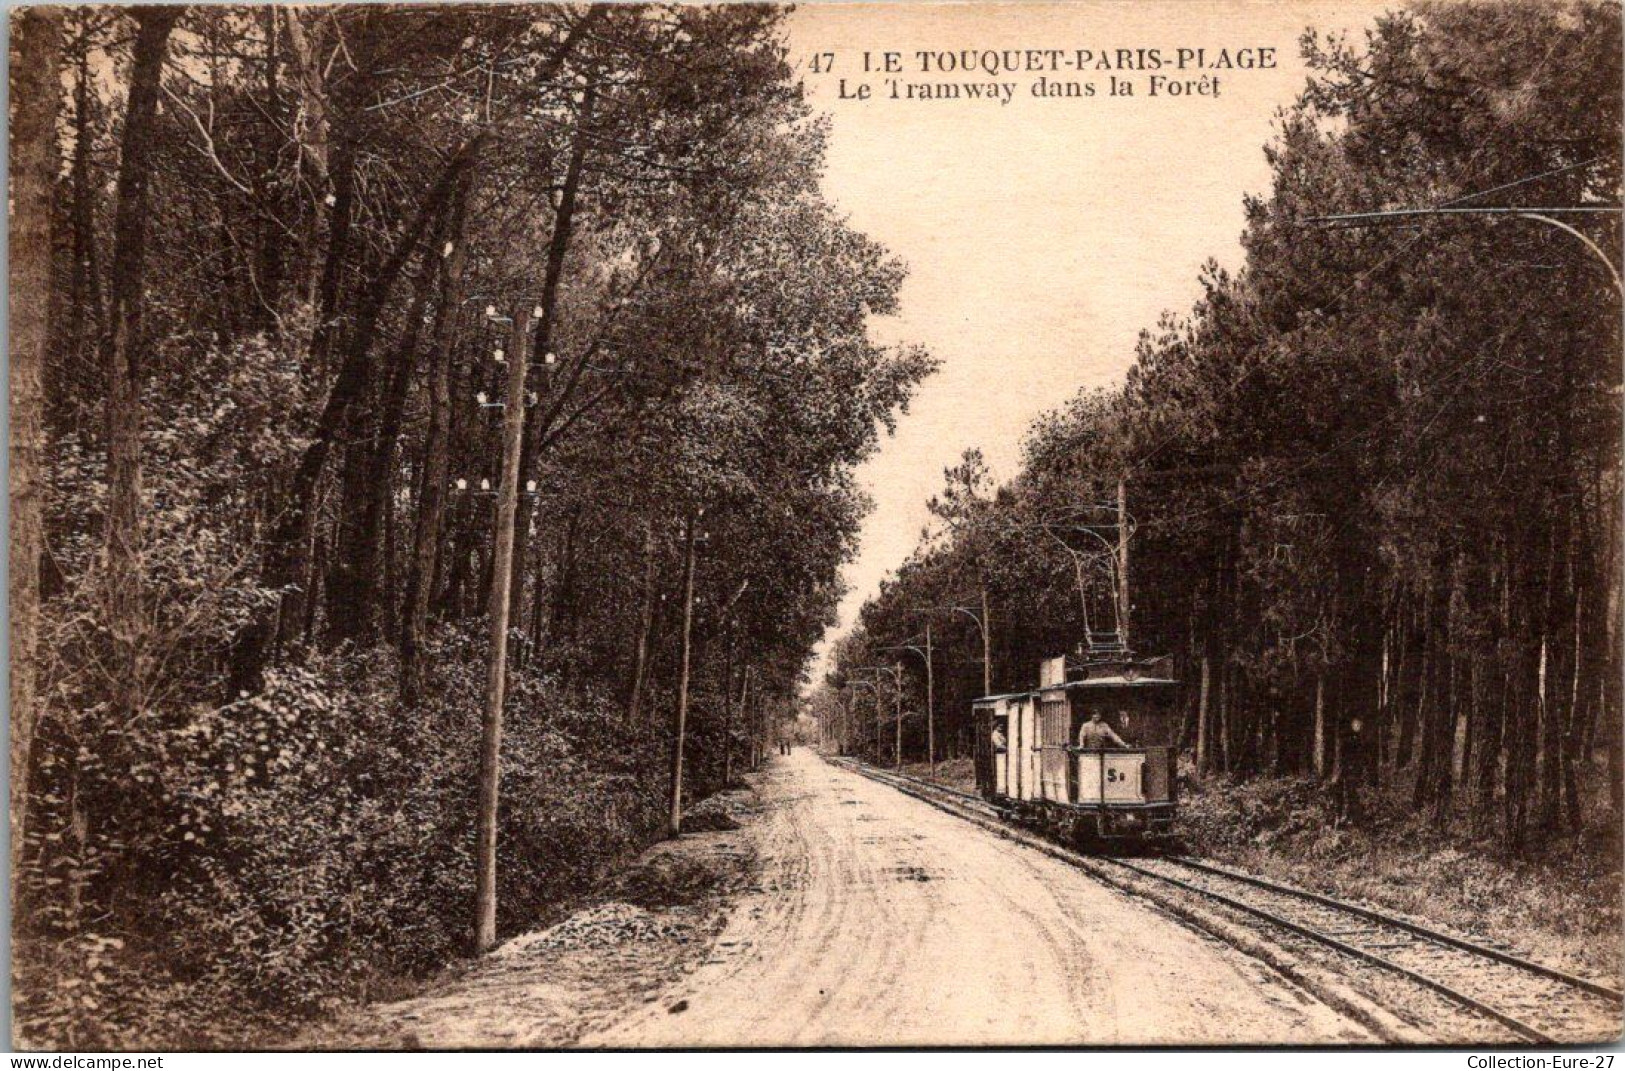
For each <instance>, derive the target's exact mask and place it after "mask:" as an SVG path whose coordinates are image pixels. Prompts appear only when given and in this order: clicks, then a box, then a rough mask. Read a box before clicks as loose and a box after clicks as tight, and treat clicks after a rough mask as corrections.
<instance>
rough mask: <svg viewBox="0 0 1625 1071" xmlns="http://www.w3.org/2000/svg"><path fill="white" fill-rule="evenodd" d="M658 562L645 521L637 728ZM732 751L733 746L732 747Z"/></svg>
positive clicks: (632, 698)
mask: <svg viewBox="0 0 1625 1071" xmlns="http://www.w3.org/2000/svg"><path fill="white" fill-rule="evenodd" d="M658 565H659V561H658V559H657V556H656V554H655V530H654V524H653V523H652V522H650V521H647V520H645V521H644V522H643V589H642V592H641V593H640V598H641V601H642V607H641V609H640V610H639V613H638V645H637V650H636V652H634V654H633V659H632V692H631V694H630V695H629V696H628V697H627V700H626V720H627V722H628V724H630V725H634V726H635V725H637V723H638V714H639V712H640V711H641V709H642V706H643V678H644V674H645V673H647V672H648V668H649V641H650V639H651V637H652V634H653V632H654V623H655V574H656V568H657V566H658ZM729 747H730V751H731V748H732V745H731V744H730V745H729Z"/></svg>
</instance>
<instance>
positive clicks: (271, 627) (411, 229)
mask: <svg viewBox="0 0 1625 1071" xmlns="http://www.w3.org/2000/svg"><path fill="white" fill-rule="evenodd" d="M484 141H485V135H483V134H482V135H479V136H477V137H475V138H473V139H471V140H469V141H468V142H466V143H465V144H464V145H463V146H462V148H460V149H459V150H457V151H456V152H455V153H453V154H452V156H451V158H450V159H449V160H448V161H447V163H446V165H445V167H444V168H443V169H442V170H441V173H440V175H439V177H438V178H437V180H436V181H435V183H434V184H433V185H432V186H431V187H430V189H429V191H428V193H427V194H426V195H425V196H424V200H423V202H422V204H421V205H420V206H419V208H418V211H417V215H416V217H415V218H414V219H413V221H412V222H411V223H410V224H408V226H407V227H406V229H405V231H404V232H403V233H402V234H401V235H400V237H399V238H398V239H397V240H396V243H395V246H394V249H393V250H392V251H391V254H390V256H389V259H388V260H387V261H386V262H385V263H384V265H383V266H382V267H381V268H380V269H379V271H378V273H377V274H376V275H375V276H374V277H373V278H372V280H371V282H370V283H369V285H368V286H367V289H366V290H365V291H364V292H363V294H362V296H361V299H360V301H359V302H358V303H357V307H356V315H355V323H354V325H353V326H352V327H351V329H350V334H349V338H348V341H347V344H346V345H345V347H344V355H343V359H342V363H341V365H340V368H339V373H338V377H337V379H336V380H335V381H334V383H333V388H332V390H331V391H330V392H329V393H328V397H327V404H326V405H325V406H324V407H323V409H322V413H321V416H320V418H319V419H318V421H317V426H316V429H315V431H314V433H313V435H312V441H311V444H310V445H309V446H308V447H306V448H305V452H304V454H302V455H301V456H300V459H299V464H298V466H297V467H296V469H295V472H294V476H293V481H292V485H291V487H290V488H289V492H288V504H287V508H286V509H285V510H284V512H283V514H282V517H281V518H280V520H279V521H278V523H277V525H276V526H275V528H274V529H273V530H272V532H271V535H270V538H269V539H268V541H267V542H268V546H267V549H266V560H265V569H264V576H265V584H266V586H267V587H270V588H272V589H275V590H278V591H284V592H289V594H290V595H292V594H293V593H292V585H293V584H294V583H295V582H296V581H297V579H298V578H299V577H300V576H301V574H303V573H306V572H308V571H309V570H308V569H305V568H302V567H303V566H304V564H305V563H303V562H301V561H300V558H301V550H300V548H301V547H302V546H304V545H305V541H304V539H303V538H302V535H303V533H306V532H309V531H310V530H311V528H312V526H313V525H314V523H315V509H314V506H315V496H316V492H317V490H318V488H319V485H320V482H321V477H322V473H323V470H324V469H325V468H326V466H327V460H328V457H329V456H330V454H331V452H332V449H333V447H334V445H335V444H336V443H337V442H338V440H339V439H340V437H341V434H342V432H343V430H344V429H345V428H346V427H348V426H350V422H351V416H352V413H351V410H352V408H353V407H354V406H355V404H356V402H357V401H358V400H359V399H360V398H361V397H362V396H363V394H364V393H365V390H366V387H367V384H368V382H369V374H370V369H369V368H368V356H369V354H370V353H371V349H372V343H373V341H374V336H375V334H376V331H377V326H378V321H379V318H380V317H381V316H382V314H383V310H384V306H385V304H386V302H387V301H388V300H389V295H390V292H391V291H392V290H393V289H394V285H395V282H396V280H397V279H398V278H399V277H400V275H401V273H402V271H404V270H405V268H406V266H407V264H408V262H409V261H410V260H411V259H412V258H413V257H414V256H416V254H417V252H418V248H419V246H420V245H421V244H422V242H423V239H424V236H425V234H427V233H428V231H429V228H430V224H431V223H432V222H433V221H435V220H436V219H438V218H439V216H440V214H441V212H442V210H443V209H444V207H445V205H446V202H447V200H448V199H449V198H450V197H451V195H452V191H453V190H454V189H456V187H457V185H458V183H459V182H460V181H461V178H462V175H463V173H464V172H465V171H466V170H467V169H468V168H469V167H470V166H472V164H473V162H474V159H475V156H476V155H477V153H478V151H479V149H480V147H481V146H482V145H483V144H484ZM318 330H320V328H318ZM307 587H308V585H307ZM299 603H300V600H299V599H298V598H296V597H295V598H284V600H283V607H282V609H281V611H280V615H279V616H280V618H281V621H282V622H283V624H282V625H278V624H277V622H276V621H264V622H260V623H258V624H256V625H255V626H252V627H250V628H249V629H248V630H246V631H245V633H244V634H243V636H242V637H240V638H239V641H238V649H237V652H236V654H235V657H234V660H233V661H234V666H233V673H232V679H231V685H230V686H231V689H232V694H236V693H237V692H242V691H252V690H257V688H258V687H259V678H260V674H261V672H262V671H263V669H264V667H265V664H266V661H267V659H268V658H269V656H270V654H271V650H272V647H273V645H274V643H275V641H276V640H277V638H278V637H279V635H280V636H282V637H286V636H288V634H289V632H290V631H291V630H290V629H289V628H288V627H287V622H288V620H289V618H290V616H292V615H293V612H294V610H295V608H296V607H297V606H298V605H299Z"/></svg>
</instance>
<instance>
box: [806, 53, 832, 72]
mask: <svg viewBox="0 0 1625 1071" xmlns="http://www.w3.org/2000/svg"><path fill="white" fill-rule="evenodd" d="M807 66H808V67H809V69H811V71H812V73H814V74H828V73H829V72H830V70H831V68H833V67H834V66H835V53H833V52H814V53H813V57H812V62H811V63H809V64H808V65H807Z"/></svg>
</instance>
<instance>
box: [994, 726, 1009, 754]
mask: <svg viewBox="0 0 1625 1071" xmlns="http://www.w3.org/2000/svg"><path fill="white" fill-rule="evenodd" d="M1008 746H1009V745H1008V742H1007V741H1006V740H1005V739H1004V730H1003V729H1001V728H999V727H998V726H997V725H995V726H994V727H993V750H994V751H1004V750H1005V749H1006V748H1007V747H1008Z"/></svg>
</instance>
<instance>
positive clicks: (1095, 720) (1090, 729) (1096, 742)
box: [1078, 710, 1129, 751]
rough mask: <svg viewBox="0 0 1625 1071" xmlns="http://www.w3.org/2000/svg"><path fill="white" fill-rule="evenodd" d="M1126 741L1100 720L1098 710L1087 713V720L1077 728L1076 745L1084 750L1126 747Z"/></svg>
mask: <svg viewBox="0 0 1625 1071" xmlns="http://www.w3.org/2000/svg"><path fill="white" fill-rule="evenodd" d="M1128 746H1129V744H1128V741H1127V740H1124V739H1123V738H1122V737H1121V736H1118V735H1117V730H1115V729H1113V728H1112V727H1111V726H1110V725H1107V724H1106V723H1105V722H1104V721H1102V720H1101V717H1100V711H1098V710H1097V711H1095V712H1094V713H1092V714H1090V715H1089V720H1088V721H1086V722H1084V723H1083V724H1082V725H1081V726H1079V728H1078V747H1079V748H1081V749H1082V750H1084V751H1099V750H1100V749H1101V748H1107V747H1128Z"/></svg>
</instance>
